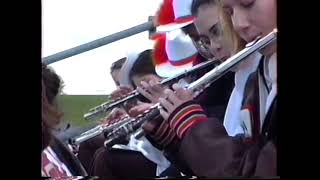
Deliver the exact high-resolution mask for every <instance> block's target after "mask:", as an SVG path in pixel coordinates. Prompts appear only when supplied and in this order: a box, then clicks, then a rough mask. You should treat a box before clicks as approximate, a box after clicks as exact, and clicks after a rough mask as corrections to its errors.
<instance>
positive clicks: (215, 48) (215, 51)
mask: <svg viewBox="0 0 320 180" xmlns="http://www.w3.org/2000/svg"><path fill="white" fill-rule="evenodd" d="M221 47H222V46H221V43H219V42H217V41H214V40H212V39H210V47H209V48H210V52H211V54H212V55H214V56H219V51H220V49H221Z"/></svg>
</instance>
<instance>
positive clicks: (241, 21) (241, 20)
mask: <svg viewBox="0 0 320 180" xmlns="http://www.w3.org/2000/svg"><path fill="white" fill-rule="evenodd" d="M231 18H232V24H233V27H234V29H235V31H237V32H238V33H239V35H240V36H243V35H245V34H247V31H248V29H249V21H248V16H247V14H246V12H245V11H244V10H242V9H238V8H235V9H234V10H233V15H232V17H231ZM242 38H243V37H242Z"/></svg>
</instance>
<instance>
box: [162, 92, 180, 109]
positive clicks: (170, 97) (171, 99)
mask: <svg viewBox="0 0 320 180" xmlns="http://www.w3.org/2000/svg"><path fill="white" fill-rule="evenodd" d="M164 94H165V95H166V97H167V100H168V101H169V102H170V103H171V104H172V105H173V104H176V103H179V102H180V100H179V98H178V97H177V95H176V94H175V93H174V92H173V91H172V90H171V89H165V90H164Z"/></svg>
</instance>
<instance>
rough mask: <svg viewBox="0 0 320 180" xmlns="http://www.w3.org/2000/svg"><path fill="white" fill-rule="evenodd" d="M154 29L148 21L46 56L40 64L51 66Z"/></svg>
mask: <svg viewBox="0 0 320 180" xmlns="http://www.w3.org/2000/svg"><path fill="white" fill-rule="evenodd" d="M153 28H154V26H153V22H152V21H148V22H146V23H143V24H140V25H137V26H134V27H132V28H129V29H126V30H123V31H120V32H117V33H115V34H112V35H109V36H106V37H103V38H100V39H96V40H94V41H91V42H88V43H86V44H82V45H79V46H76V47H73V48H70V49H67V50H65V51H62V52H58V53H56V54H53V55H50V56H47V57H44V58H42V62H43V63H44V64H46V65H48V64H52V63H55V62H58V61H60V60H62V59H66V58H69V57H71V56H75V55H77V54H81V53H83V52H86V51H90V50H92V49H95V48H98V47H101V46H104V45H106V44H109V43H112V42H114V41H118V40H120V39H123V38H126V37H129V36H132V35H135V34H138V33H141V32H144V31H148V30H152V29H153Z"/></svg>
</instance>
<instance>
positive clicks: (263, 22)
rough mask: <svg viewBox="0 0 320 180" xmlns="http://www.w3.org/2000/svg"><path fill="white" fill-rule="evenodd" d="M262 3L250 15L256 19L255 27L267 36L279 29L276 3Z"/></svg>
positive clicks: (271, 0)
mask: <svg viewBox="0 0 320 180" xmlns="http://www.w3.org/2000/svg"><path fill="white" fill-rule="evenodd" d="M260 1H261V4H260V6H259V7H257V8H255V10H254V11H252V13H251V14H250V15H251V17H254V18H252V23H253V24H254V26H255V27H256V28H259V29H258V30H259V31H260V32H263V34H265V35H266V34H268V33H269V32H271V31H272V30H273V29H274V28H276V27H277V9H276V6H275V3H276V2H275V1H273V0H260ZM262 2H263V3H262Z"/></svg>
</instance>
